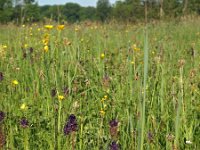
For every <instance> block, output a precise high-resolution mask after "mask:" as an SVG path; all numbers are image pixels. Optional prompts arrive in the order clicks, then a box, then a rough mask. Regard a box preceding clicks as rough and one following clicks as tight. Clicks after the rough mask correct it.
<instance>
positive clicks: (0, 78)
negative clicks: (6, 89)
mask: <svg viewBox="0 0 200 150" xmlns="http://www.w3.org/2000/svg"><path fill="white" fill-rule="evenodd" d="M0 81H3V73H2V72H0Z"/></svg>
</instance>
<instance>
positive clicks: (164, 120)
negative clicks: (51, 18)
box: [0, 19, 200, 150]
mask: <svg viewBox="0 0 200 150" xmlns="http://www.w3.org/2000/svg"><path fill="white" fill-rule="evenodd" d="M199 22H200V21H199V20H198V19H197V20H189V21H187V22H179V23H175V22H169V23H166V22H160V23H152V24H149V25H148V34H147V32H145V34H144V28H145V27H144V25H142V24H141V25H130V24H126V25H125V24H112V23H111V24H104V25H101V24H91V25H87V26H85V24H75V25H66V26H65V29H64V30H62V31H58V30H57V29H56V27H54V28H53V29H51V30H47V29H45V28H44V27H43V26H42V25H34V24H32V25H26V26H25V27H21V26H20V27H16V26H13V25H9V26H1V28H0V38H1V41H0V72H2V74H3V78H2V79H0V111H3V112H4V113H5V118H4V119H3V121H1V122H0V129H2V132H1V134H2V135H3V136H2V137H6V143H3V148H4V149H9V148H10V149H30V150H32V149H50V150H53V149H80V150H88V149H97V150H98V149H110V147H111V143H115V144H117V145H118V146H119V147H120V149H123V150H129V149H130V150H133V149H172V148H175V147H176V148H178V149H198V147H199V143H200V141H199V125H200V123H199V95H200V94H199V93H200V88H199V76H200V74H199V65H200V64H199V60H200V56H199V52H198V49H199V48H200V43H199V40H200V29H199V28H198V26H197V25H198V24H199ZM47 34H49V42H48V46H49V51H48V52H45V51H44V43H43V40H44V38H45V36H47ZM5 45H6V46H7V47H5ZM30 48H33V51H31V50H30ZM143 50H144V51H143ZM102 54H104V55H102ZM183 62H184V63H183ZM0 78H1V76H0ZM13 80H17V81H18V82H19V84H17V85H15V84H13ZM52 91H54V92H52ZM58 96H64V99H63V100H60V99H59V97H58ZM105 97H106V98H105ZM22 104H25V106H26V107H24V108H23V107H22V106H23V105H22ZM70 114H74V115H75V116H76V120H77V123H78V127H77V128H78V130H77V131H73V132H72V134H71V133H70V134H68V135H66V134H65V133H64V127H65V125H66V123H67V121H68V117H69V116H70ZM23 117H25V118H26V119H27V120H28V126H26V128H24V127H23V126H22V125H21V123H20V121H21V118H23ZM113 119H116V120H117V121H118V126H117V132H116V135H117V136H116V137H115V138H113V137H112V135H111V134H110V125H109V122H110V121H111V120H113ZM0 136H1V135H0ZM184 140H185V141H191V142H192V144H186V143H185V141H184ZM0 145H1V143H0Z"/></svg>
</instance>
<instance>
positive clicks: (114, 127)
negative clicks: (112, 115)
mask: <svg viewBox="0 0 200 150" xmlns="http://www.w3.org/2000/svg"><path fill="white" fill-rule="evenodd" d="M109 124H110V135H111V137H112V138H116V137H117V134H118V132H117V128H118V121H117V120H115V119H113V120H111V121H110V123H109Z"/></svg>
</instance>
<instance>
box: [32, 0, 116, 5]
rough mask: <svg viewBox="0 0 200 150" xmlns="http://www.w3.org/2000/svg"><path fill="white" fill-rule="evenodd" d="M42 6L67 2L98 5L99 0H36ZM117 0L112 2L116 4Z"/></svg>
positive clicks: (111, 0)
mask: <svg viewBox="0 0 200 150" xmlns="http://www.w3.org/2000/svg"><path fill="white" fill-rule="evenodd" d="M36 1H38V4H39V5H40V6H42V5H55V4H66V3H68V2H73V3H78V4H80V5H81V6H96V3H97V0H36ZM116 1H117V0H110V3H111V4H114V3H115V2H116Z"/></svg>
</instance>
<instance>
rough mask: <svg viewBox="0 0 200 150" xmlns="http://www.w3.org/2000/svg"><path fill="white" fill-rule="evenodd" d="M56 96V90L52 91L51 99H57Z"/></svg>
mask: <svg viewBox="0 0 200 150" xmlns="http://www.w3.org/2000/svg"><path fill="white" fill-rule="evenodd" d="M55 96H56V89H52V90H51V97H55Z"/></svg>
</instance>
